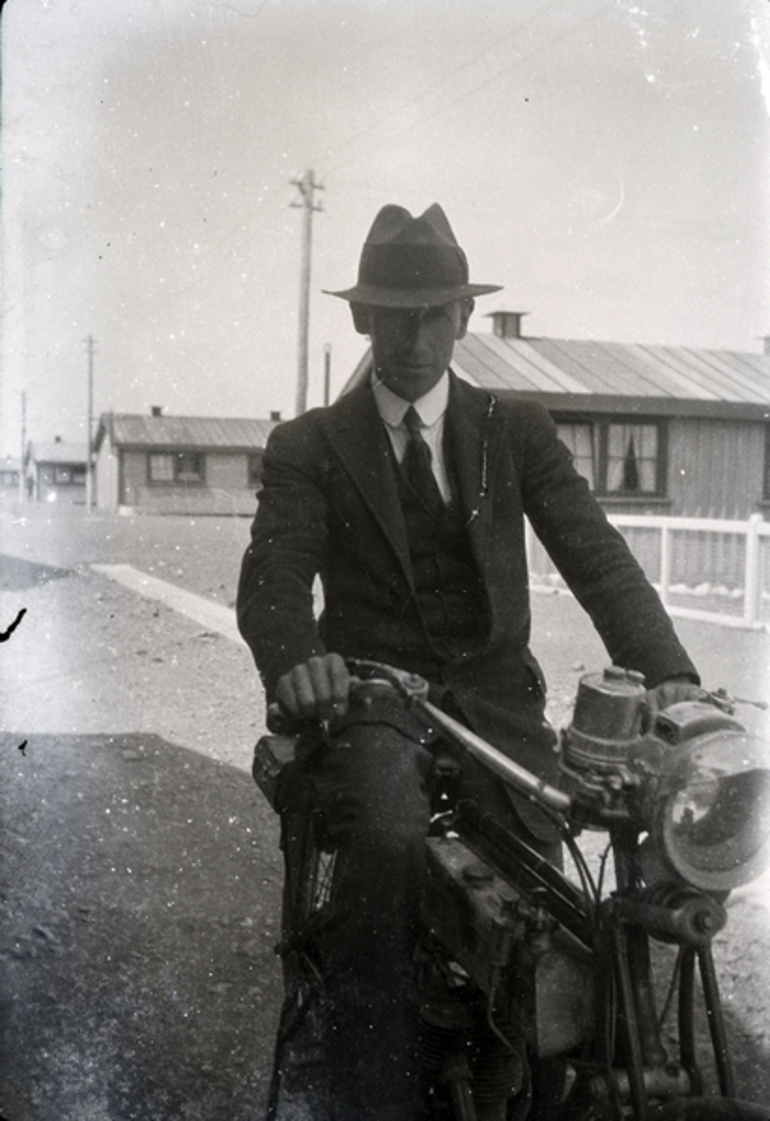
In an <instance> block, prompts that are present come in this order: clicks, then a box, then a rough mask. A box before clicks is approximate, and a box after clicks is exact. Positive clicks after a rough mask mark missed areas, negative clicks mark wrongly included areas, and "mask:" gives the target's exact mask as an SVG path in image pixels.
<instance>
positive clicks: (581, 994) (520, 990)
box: [253, 661, 770, 1121]
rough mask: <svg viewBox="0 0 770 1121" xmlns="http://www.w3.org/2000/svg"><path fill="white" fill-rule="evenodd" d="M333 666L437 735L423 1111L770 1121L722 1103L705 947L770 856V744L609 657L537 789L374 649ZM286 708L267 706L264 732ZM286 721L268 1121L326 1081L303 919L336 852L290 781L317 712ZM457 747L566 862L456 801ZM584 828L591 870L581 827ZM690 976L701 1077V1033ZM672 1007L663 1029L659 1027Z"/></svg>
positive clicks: (588, 682) (263, 774)
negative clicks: (661, 697)
mask: <svg viewBox="0 0 770 1121" xmlns="http://www.w3.org/2000/svg"><path fill="white" fill-rule="evenodd" d="M349 666H350V669H351V672H352V673H353V674H354V681H355V685H354V689H355V691H356V693H357V695H358V696H360V697H364V698H366V697H369V698H370V702H371V701H375V702H376V699H377V697H381V696H383V695H387V696H389V697H391V698H392V697H393V696H396V697H398V698H399V699H400V701H401V703H403V704H404V705H406V706H408V707H409V708H410V709H411V710H412V712H414V713H417V714H418V715H419V716H420V719H421V721H422V722H423V723H424V727H425V730H426V741H427V740H430V739H435V738H436V737H438V740H437V742H438V748H437V749H436V751H435V758H434V765H433V771H434V774H433V816H432V824H431V829H430V832H429V835H428V837H427V838H426V842H425V843H426V846H427V858H428V875H427V882H426V886H425V889H424V893H423V899H422V906H421V918H422V922H423V926H424V929H425V936H424V937H423V938H422V939H421V941H420V944H419V947H418V950H417V952H416V955H415V962H414V972H415V1002H416V1004H417V1006H418V1008H419V1018H420V1062H421V1068H422V1071H423V1081H424V1088H425V1100H426V1102H427V1103H428V1109H429V1113H430V1116H431V1117H432V1118H436V1119H437V1121H441V1119H444V1118H446V1119H455V1121H474V1119H478V1121H498V1119H499V1121H524V1119H525V1118H528V1119H530V1121H620V1119H629V1121H727V1119H730V1121H733V1119H734V1121H770V1106H763V1105H757V1104H752V1103H748V1102H743V1101H739V1100H737V1099H736V1097H735V1082H734V1076H733V1071H732V1063H731V1056H730V1048H729V1044H728V1037H727V1030H726V1026H725V1019H724V1015H723V1011H722V1005H721V1001H720V995H719V987H718V981H717V975H716V970H715V966H714V959H713V954H712V949H711V944H712V941H713V939H714V937H715V935H716V934H717V933H718V932H719V931H721V930H722V929H723V927H724V926H725V923H726V921H727V912H726V910H725V907H724V903H725V900H726V898H727V896H728V895H729V893H730V891H731V890H732V889H734V888H736V887H738V886H739V885H741V884H744V883H747V882H749V881H750V880H752V879H754V878H755V877H756V876H758V875H759V874H760V873H761V872H762V871H763V870H764V869H765V868H766V867H767V866H768V865H770V745H768V744H766V743H765V742H764V741H763V740H761V739H759V738H758V737H756V736H753V735H751V734H749V733H748V732H747V731H746V729H745V728H744V727H743V725H742V724H741V723H740V722H739V721H738V720H737V719H736V717H735V706H734V704H733V703H732V702H731V701H730V699H729V698H728V697H727V696H726V695H725V694H724V693H721V692H720V693H715V694H704V699H703V700H702V701H688V702H685V703H679V704H674V705H671V706H669V707H668V708H666V709H665V710H663V711H659V712H654V711H652V710H651V709H650V706H649V703H648V697H647V692H646V690H645V688H644V683H643V679H642V678H641V675H639V674H636V673H634V672H633V671H628V672H627V671H625V670H623V669H621V668H619V667H616V666H611V667H608V668H607V669H605V670H604V672H603V673H599V674H587V675H586V676H584V677H583V678H582V679H581V681H580V683H579V687H578V693H577V698H576V702H575V707H574V713H573V717H572V721H571V723H570V725H569V727H568V728H567V729H566V730H565V731H564V732H563V733H562V741H561V753H560V768H561V774H562V781H561V783H560V785H559V787H554V786H550V785H548V784H546V783H544V782H543V781H542V780H541V779H539V778H538V777H537V776H536V775H533V774H532V773H530V772H529V771H527V770H525V769H524V768H523V767H521V766H519V765H518V764H517V763H515V762H514V761H513V760H511V759H510V758H509V757H508V756H506V755H504V754H503V753H502V752H500V751H499V750H497V749H496V748H495V747H494V746H493V745H491V744H489V743H487V742H486V741H485V740H483V739H481V738H480V737H479V736H477V735H475V733H473V732H472V731H470V730H469V729H468V728H466V727H465V726H464V725H462V724H460V723H459V722H457V721H456V720H454V719H453V718H452V717H451V716H448V715H447V714H446V713H445V712H443V711H442V710H441V709H440V708H438V707H436V706H435V705H434V704H432V703H431V701H430V699H429V689H428V685H427V683H426V682H425V681H424V680H423V679H422V678H420V677H417V676H416V675H412V674H408V673H404V672H402V671H399V670H397V669H394V668H393V667H389V666H384V665H380V664H378V663H372V662H363V661H351V662H350V663H349ZM370 702H367V703H370ZM281 720H282V718H281V714H280V712H279V711H277V710H276V709H275V708H273V709H272V711H271V715H270V719H269V722H268V726H269V727H270V728H272V729H273V730H275V729H276V728H280V726H281ZM282 730H283V731H284V732H285V731H286V728H285V722H284V727H283V729H282ZM291 731H292V734H291V735H287V734H283V735H281V734H278V735H275V734H273V735H269V736H265V737H263V738H262V739H261V740H260V741H259V743H258V744H257V747H256V748H255V755H254V766H253V775H254V778H255V780H256V782H257V784H258V785H259V787H260V789H261V790H262V792H263V793H264V794H265V796H266V797H267V799H268V801H269V802H270V804H271V806H272V807H273V809H275V810H276V812H278V813H280V815H281V821H282V846H283V849H284V858H285V867H286V875H285V883H284V903H283V931H282V933H283V937H282V941H281V943H280V945H279V946H278V947H277V951H278V952H279V954H280V955H281V957H282V960H283V966H284V982H285V1000H284V1004H283V1008H282V1012H281V1017H280V1022H279V1028H278V1032H277V1038H276V1046H275V1057H274V1066H273V1073H272V1078H271V1085H270V1092H269V1099H268V1107H267V1121H275V1119H276V1118H277V1117H278V1116H279V1114H280V1110H281V1102H282V1101H291V1100H294V1102H295V1105H296V1101H297V1100H298V1099H299V1100H302V1099H303V1098H305V1099H307V1100H315V1101H319V1100H323V1096H324V1057H323V1056H324V1023H323V973H322V969H321V966H320V962H319V959H318V956H317V953H316V951H315V947H314V934H315V933H317V931H318V930H319V927H320V924H322V923H323V922H324V921H325V919H326V918H327V912H328V909H329V907H330V903H329V898H330V889H331V883H332V881H333V876H334V863H335V858H336V854H335V852H334V851H333V850H331V851H329V848H328V846H326V845H325V844H324V838H323V836H322V835H321V833H320V832H319V829H318V822H317V820H316V819H315V816H314V813H313V807H312V803H311V800H310V793H309V789H308V784H307V782H306V781H305V780H304V777H303V759H304V758H305V756H306V755H307V754H308V753H311V752H312V751H315V750H318V749H319V746H318V745H319V730H318V726H317V725H316V726H313V727H310V728H305V729H300V730H299V731H298V730H297V729H296V728H295V729H291ZM447 748H449V750H447ZM458 748H459V750H460V752H470V753H471V754H472V755H474V756H476V757H477V758H478V759H480V760H481V761H482V762H483V763H484V764H485V765H486V766H488V767H489V768H491V769H492V770H493V771H494V772H495V773H496V774H498V775H499V776H500V777H501V778H502V779H503V780H504V781H505V782H506V783H509V784H510V785H511V786H513V787H514V788H515V789H516V790H517V791H519V792H520V793H523V794H525V795H526V796H527V797H528V798H530V799H531V800H532V801H533V802H534V803H536V804H537V805H538V806H539V807H540V808H541V810H543V812H545V813H546V814H547V815H548V816H549V817H550V818H551V820H552V821H553V822H554V825H555V826H556V828H557V829H558V832H559V834H560V836H561V839H562V841H563V843H564V848H565V850H566V852H567V853H568V856H569V859H570V860H571V862H572V868H573V872H572V874H571V875H569V876H568V875H567V874H565V872H563V871H561V870H560V869H559V868H556V867H555V866H554V865H552V864H550V863H549V862H548V861H546V860H545V859H544V858H543V857H542V856H541V855H540V854H539V853H538V852H536V851H535V850H534V849H532V848H530V847H529V846H528V845H527V844H526V843H525V842H524V841H523V840H522V839H521V838H520V837H518V836H517V835H515V834H513V833H512V832H510V831H509V830H508V829H506V828H505V827H504V826H503V825H502V824H501V823H500V822H499V821H497V820H496V819H494V818H493V817H491V816H490V815H489V814H487V813H485V812H484V808H483V807H481V806H479V805H476V804H475V803H473V802H470V801H467V800H458V799H457V798H456V794H455V788H456V786H457V776H458V767H461V766H462V759H461V757H460V758H459V759H458ZM322 749H323V748H322ZM600 834H603V835H605V836H606V848H605V851H604V853H603V855H602V857H601V859H600V861H599V866H598V870H597V869H595V868H592V867H591V864H590V862H589V860H588V859H587V858H586V855H585V853H584V849H585V848H586V845H585V843H584V844H580V845H579V844H578V838H586V837H587V838H588V839H590V838H592V837H598V836H599V835H600ZM610 856H612V858H613V859H612V868H611V866H610V861H609V858H610ZM612 876H614V884H613V885H610V886H608V881H609V880H610V878H611V877H612ZM661 970H665V971H666V972H667V973H668V974H669V977H668V986H667V989H665V990H664V989H662V988H661V980H660V977H659V974H660V972H661ZM696 975H699V978H700V990H701V994H702V1002H703V1006H704V1010H705V1016H706V1019H707V1022H708V1027H709V1034H710V1052H711V1054H710V1060H709V1063H708V1067H710V1068H711V1069H710V1070H709V1071H704V1064H703V1061H702V1057H701V1050H702V1048H700V1047H699V1046H698V1038H697V1030H696V1005H697V996H698V993H697V989H698V985H697V983H696ZM661 994H663V1005H664V1008H663V1012H662V1014H661V1013H660V1012H659V1010H658V1002H659V998H660V997H661ZM674 1002H676V1009H677V1011H676V1025H675V1030H674V1031H673V1032H672V1031H671V1030H670V1029H669V1028H667V1027H666V1024H665V1021H666V1020H667V1018H668V1012H669V1009H670V1008H671V1007H672V1006H673V1004H674ZM521 1041H523V1043H524V1048H523V1053H524V1055H525V1062H524V1069H523V1071H522V1069H521V1062H520V1061H518V1057H519V1056H520V1055H521V1053H522V1047H521ZM712 1072H713V1077H714V1080H715V1085H714V1086H713V1087H712V1086H707V1081H708V1079H707V1074H710V1073H712ZM292 1095H294V1098H293V1099H292ZM293 1115H296V1113H294V1114H293Z"/></svg>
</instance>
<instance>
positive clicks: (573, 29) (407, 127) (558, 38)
mask: <svg viewBox="0 0 770 1121" xmlns="http://www.w3.org/2000/svg"><path fill="white" fill-rule="evenodd" d="M546 9H547V10H548V11H549V12H551V11H553V7H552V6H551V5H544V6H543V8H540V9H539V10H538V12H537V13H536V15H535V16H533V17H532V19H531V20H529V21H526V22H525V23H521V24H519V25H518V26H517V27H516V29H515V30H514V31H512V32H511V33H510V34H509V35H506V36H504V38H503V40H498V41H497V43H496V44H495V45H493V46H490V47H487V48H485V49H484V50H483V51H481V52H478V53H477V54H475V55H473V56H471V58H469V59H467V60H466V61H465V62H464V63H461V64H460V66H457V67H455V68H454V69H453V70H452V71H450V72H449V73H447V74H446V75H444V76H443V77H442V78H439V79H437V80H436V81H435V82H433V83H431V85H429V86H427V87H426V88H425V89H424V90H422V91H420V92H419V93H417V94H415V95H414V97H411V98H409V99H407V101H405V102H403V103H402V104H401V105H400V106H399V107H398V108H397V109H396V110H393V111H391V112H390V113H388V114H387V115H384V116H383V117H381V118H380V119H379V120H378V121H377V122H375V123H374V124H373V125H370V126H368V127H367V128H366V129H364V130H362V131H361V132H359V133H357V134H355V135H354V136H353V137H350V138H349V139H347V140H344V141H342V142H341V143H340V144H339V145H337V148H336V149H332V151H335V150H339V149H340V148H344V147H347V146H349V145H350V144H352V143H354V142H355V141H356V140H357V139H360V138H361V137H362V136H366V135H368V134H369V133H371V132H373V131H374V130H375V129H376V128H378V127H379V126H380V125H381V124H382V123H383V122H385V121H387V120H390V119H392V117H393V114H394V113H399V112H402V111H403V110H404V109H408V108H409V107H410V106H411V105H413V104H416V103H417V102H419V101H421V100H422V99H423V98H425V97H426V96H427V95H428V94H429V93H432V92H433V91H434V90H435V89H437V88H439V87H440V86H442V85H445V84H446V83H447V82H449V81H450V80H451V79H452V78H453V77H454V76H455V75H456V74H458V73H459V72H460V71H462V70H465V69H467V67H468V66H470V65H472V64H473V63H474V62H476V61H478V59H479V58H482V57H484V56H485V55H487V54H490V53H491V52H492V51H493V50H495V49H496V48H497V47H499V44H500V42H504V41H505V40H506V39H509V38H512V37H513V36H514V35H517V34H520V33H521V31H522V30H524V29H526V28H527V27H528V26H529V25H530V24H531V23H533V22H534V21H535V19H536V18H537V16H539V15H540V14H541V13H542V12H543V11H545V10H546ZM605 12H606V5H605V4H603V3H600V4H598V5H597V7H596V8H595V9H594V11H593V12H592V13H591V14H590V15H588V16H586V18H585V19H583V20H581V21H580V22H579V23H576V24H572V25H571V26H570V27H568V28H566V29H565V30H564V31H563V32H561V33H559V34H558V35H555V36H553V37H551V38H550V39H548V40H547V41H546V42H544V43H541V44H540V45H539V46H537V47H534V48H533V49H532V50H531V51H530V52H529V53H528V54H525V55H523V56H522V57H520V58H517V59H516V60H515V62H513V63H512V64H511V65H510V66H507V67H505V68H504V69H503V70H498V71H497V72H495V73H494V74H492V75H490V76H489V77H488V78H486V79H485V80H484V81H483V82H480V83H479V84H478V85H476V86H474V87H473V88H472V89H469V90H466V91H465V92H463V93H461V94H459V95H458V96H457V97H455V98H453V99H452V100H451V101H448V102H445V103H444V104H442V105H441V106H440V107H438V108H437V109H434V110H433V111H432V112H429V113H427V114H426V115H423V116H421V117H420V118H419V119H418V120H416V121H412V122H409V123H406V124H404V125H402V126H400V127H399V128H397V129H396V130H395V131H393V132H390V133H388V134H387V135H386V136H385V138H384V140H385V141H393V140H395V139H397V138H398V137H399V136H402V135H403V134H404V133H407V132H409V131H411V129H413V128H416V127H417V125H423V124H426V123H428V122H429V121H432V120H434V119H435V118H436V117H438V116H440V115H441V114H443V113H445V112H447V111H448V110H449V109H452V108H453V107H454V106H455V105H458V104H459V103H460V102H462V101H465V100H467V99H468V98H469V97H473V96H475V95H476V94H477V93H479V92H480V91H481V90H483V89H486V88H487V87H488V86H490V85H492V84H493V83H495V82H497V81H499V80H501V79H502V78H505V77H507V75H508V74H510V73H511V72H512V71H513V70H515V69H516V67H519V66H523V65H524V64H525V63H527V62H529V61H531V59H533V58H535V57H536V56H537V55H539V54H542V53H543V51H545V50H549V49H550V48H552V47H553V46H554V45H555V44H557V43H560V42H562V41H563V40H564V39H567V38H569V37H570V36H572V35H574V34H576V33H577V32H579V31H582V30H583V29H584V28H585V27H586V26H587V25H589V24H590V23H593V22H594V21H595V20H597V19H599V18H600V17H601V16H602V15H603V14H604V13H605ZM365 154H367V153H366V152H364V153H359V154H358V155H355V156H352V157H351V158H350V159H348V160H345V161H343V162H341V163H333V164H332V165H331V166H330V167H328V168H326V170H325V175H326V176H327V177H328V174H329V172H332V171H341V170H342V169H343V168H346V167H349V166H350V165H351V164H353V163H355V162H356V161H357V160H358V159H361V158H363V156H364V155H365ZM315 162H316V164H318V163H319V160H318V159H316V161H315Z"/></svg>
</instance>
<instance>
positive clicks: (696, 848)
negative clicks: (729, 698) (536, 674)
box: [563, 666, 770, 892]
mask: <svg viewBox="0 0 770 1121" xmlns="http://www.w3.org/2000/svg"><path fill="white" fill-rule="evenodd" d="M563 747H564V752H563V769H564V772H565V775H566V778H567V782H568V785H569V788H570V792H571V794H572V797H573V804H574V805H575V806H576V807H577V808H578V814H577V816H578V818H579V819H580V820H581V821H583V822H584V823H585V824H588V825H591V826H598V827H601V828H610V827H611V826H612V824H613V823H614V822H618V821H630V822H634V823H635V824H636V825H637V827H638V828H639V831H640V832H647V833H648V834H649V836H648V838H647V840H646V841H645V844H644V857H645V860H644V865H645V867H644V872H645V878H646V879H648V881H652V880H655V879H663V878H665V879H672V880H681V881H684V882H685V883H686V884H689V885H690V886H691V887H695V888H698V889H699V890H701V891H709V892H723V891H729V890H731V889H732V888H735V887H738V886H739V885H740V884H744V883H748V882H749V881H750V880H752V879H754V878H755V877H757V876H758V875H760V873H761V872H763V871H764V870H765V869H766V868H767V867H768V865H770V744H768V743H767V742H766V741H764V740H762V739H760V738H759V737H757V736H754V735H752V734H750V733H749V732H747V731H746V729H745V728H744V727H743V726H742V725H741V724H740V723H739V722H738V721H737V720H736V719H735V718H734V717H733V716H732V715H731V714H730V713H728V712H725V711H724V709H723V708H721V707H718V706H716V705H714V704H711V703H709V702H707V701H703V702H701V701H687V702H683V703H679V704H674V705H671V706H669V707H668V708H666V709H664V710H663V711H662V712H658V713H656V714H652V713H651V712H650V710H649V707H648V706H647V703H646V694H645V691H644V687H643V685H642V684H641V681H640V679H639V675H638V674H626V673H625V671H623V670H620V669H618V668H617V667H615V666H613V667H610V669H609V670H605V672H604V673H603V674H589V675H587V676H586V677H584V678H583V679H582V680H581V682H580V686H579V690H578V699H577V702H576V705H575V715H574V718H573V723H572V725H571V726H570V728H569V729H568V731H567V732H566V733H565V737H564V744H563Z"/></svg>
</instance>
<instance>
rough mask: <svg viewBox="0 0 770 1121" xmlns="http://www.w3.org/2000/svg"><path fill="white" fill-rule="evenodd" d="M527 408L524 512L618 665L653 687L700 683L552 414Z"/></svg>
mask: <svg viewBox="0 0 770 1121" xmlns="http://www.w3.org/2000/svg"><path fill="white" fill-rule="evenodd" d="M528 413H529V415H528V417H527V420H526V421H525V424H524V430H523V434H522V440H521V444H522V445H523V452H522V454H521V457H520V464H521V468H520V469H521V475H522V484H521V485H522V496H523V500H524V509H525V512H526V513H527V516H528V517H529V519H530V521H531V523H532V526H533V528H534V530H535V532H536V533H537V535H538V537H539V538H540V540H541V541H542V543H543V545H544V546H545V548H546V549H547V550H548V553H549V555H550V556H551V558H552V560H553V562H554V563H555V565H556V567H557V568H558V569H559V572H560V573H561V574H562V576H563V577H564V579H565V581H566V583H567V585H568V587H569V588H570V590H571V591H572V592H573V593H574V595H575V598H576V599H577V600H578V602H579V603H580V604H581V605H582V606H583V607H584V608H585V610H586V611H587V612H588V614H589V615H590V617H591V619H592V621H593V623H594V626H595V627H596V630H597V631H598V633H599V635H600V636H601V638H602V641H603V642H604V645H605V646H606V648H607V651H608V653H609V655H610V657H611V658H612V660H613V662H614V663H615V664H617V665H621V666H623V667H625V668H626V669H636V670H640V671H641V672H642V673H643V674H644V675H645V678H646V680H647V685H648V687H650V688H652V687H653V686H655V685H657V684H659V683H660V682H661V681H663V680H665V679H666V678H669V677H673V676H677V675H679V674H682V675H686V676H688V677H690V678H691V679H692V680H693V681H694V682H695V683H697V682H698V681H699V678H698V674H697V671H696V669H695V667H694V665H693V663H692V661H691V660H690V658H689V657H688V655H687V652H686V651H685V649H684V647H683V646H682V644H681V642H680V641H679V639H678V638H677V635H676V633H675V631H674V627H673V625H672V623H671V620H670V618H669V616H668V614H667V613H666V611H665V608H664V607H663V604H662V603H661V601H660V598H659V596H658V594H657V592H656V591H655V589H654V588H653V587H652V585H651V584H650V582H649V580H648V579H647V577H646V576H645V574H644V572H643V571H642V568H641V566H640V565H639V563H638V562H637V561H636V559H635V558H634V556H633V555H632V553H631V551H630V549H629V548H628V546H627V544H626V542H625V540H624V538H623V536H622V535H621V534H620V533H619V532H618V531H617V530H616V529H615V528H614V527H613V526H612V525H610V523H609V522H608V520H607V518H606V515H605V513H604V511H603V510H602V508H601V506H600V505H599V503H598V502H597V501H596V500H595V498H594V497H593V495H592V494H591V493H590V491H589V489H588V484H587V483H586V481H585V479H583V478H582V476H580V475H579V474H578V473H577V471H575V469H574V467H573V464H572V457H571V455H570V453H569V451H568V450H567V448H566V447H565V446H564V444H563V443H562V442H561V441H560V440H559V438H558V434H557V430H556V426H555V424H554V423H553V421H552V420H551V418H550V416H549V415H548V413H547V412H546V410H545V409H542V408H540V406H537V405H529V406H528ZM520 446H521V445H520Z"/></svg>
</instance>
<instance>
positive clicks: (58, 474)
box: [27, 437, 88, 505]
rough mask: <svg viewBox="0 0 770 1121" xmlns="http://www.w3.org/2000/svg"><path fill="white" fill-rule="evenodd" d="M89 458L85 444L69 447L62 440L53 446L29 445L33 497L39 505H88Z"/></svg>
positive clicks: (52, 444) (45, 444)
mask: <svg viewBox="0 0 770 1121" xmlns="http://www.w3.org/2000/svg"><path fill="white" fill-rule="evenodd" d="M87 459H88V448H87V446H86V444H78V443H73V444H70V443H67V441H66V440H62V439H61V437H57V438H56V439H55V440H54V441H53V442H52V443H30V445H29V449H28V453H27V462H28V467H27V471H28V482H29V481H30V480H31V486H30V487H29V491H30V496H31V497H34V498H37V499H38V501H40V502H69V503H75V504H77V505H85V501H86V464H87Z"/></svg>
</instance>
